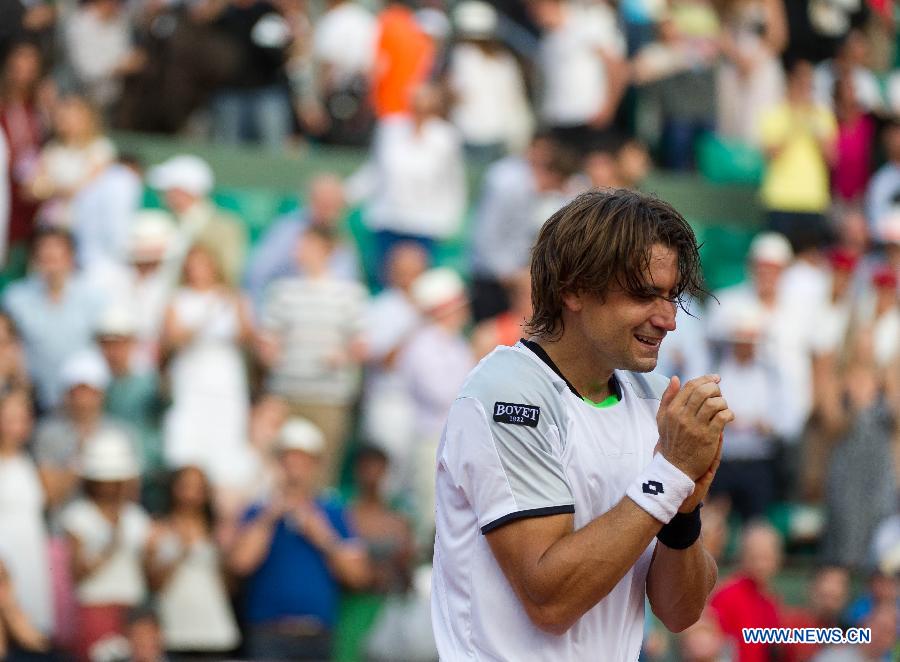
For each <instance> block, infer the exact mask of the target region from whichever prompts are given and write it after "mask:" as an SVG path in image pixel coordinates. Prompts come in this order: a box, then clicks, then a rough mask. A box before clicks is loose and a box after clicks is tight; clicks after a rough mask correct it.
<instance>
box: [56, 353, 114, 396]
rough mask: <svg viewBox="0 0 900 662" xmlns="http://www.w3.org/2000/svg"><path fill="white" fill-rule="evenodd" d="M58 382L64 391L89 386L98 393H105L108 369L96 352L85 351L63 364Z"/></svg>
mask: <svg viewBox="0 0 900 662" xmlns="http://www.w3.org/2000/svg"><path fill="white" fill-rule="evenodd" d="M59 380H60V382H62V387H63V389H64V390H66V391H68V390H69V389H72V388H75V387H76V386H90V387H91V388H94V389H96V390H98V391H105V390H106V387H107V386H109V380H110V375H109V368H108V367H107V365H106V361H104V360H103V357H102V356H101V355H100V353H99V352H97V350H95V349H85V350H82V351H80V352H78V353H76V354H74V355H73V356H71V357H70V358H68V359H67V360H66V361H65V363H63V365H62V369H61V370H60V372H59Z"/></svg>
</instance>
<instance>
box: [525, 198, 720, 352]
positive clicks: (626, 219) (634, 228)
mask: <svg viewBox="0 0 900 662" xmlns="http://www.w3.org/2000/svg"><path fill="white" fill-rule="evenodd" d="M654 244H662V245H664V246H667V247H669V248H672V249H673V250H674V251H675V252H676V254H677V259H678V281H677V284H676V288H675V298H676V300H677V302H678V304H679V305H680V306H681V307H682V308H684V305H683V300H684V297H685V295H689V296H691V297H700V296H701V295H703V294H705V290H704V288H703V277H702V273H701V270H700V252H699V246H698V245H697V238H696V236H695V235H694V231H693V230H692V229H691V226H690V225H689V224H688V222H687V221H686V220H684V217H683V216H682V215H681V214H679V213H678V212H677V211H676V210H675V208H674V207H672V205H670V204H669V203H667V202H665V201H663V200H660V199H659V198H656V197H654V196H651V195H646V194H644V193H639V192H637V191H631V190H626V189H618V190H611V189H605V190H593V191H588V192H586V193H582V194H581V195H579V196H578V197H577V198H575V199H574V200H573V201H572V202H570V203H569V204H567V205H566V206H565V207H563V208H562V209H560V210H559V211H557V212H556V213H555V214H553V216H551V217H550V218H549V219H548V220H547V222H546V223H544V225H543V227H542V228H541V231H540V233H539V234H538V238H537V241H536V242H535V244H534V248H533V249H532V251H531V302H532V309H533V314H532V317H531V319H530V320H529V321H528V323H527V325H526V327H525V330H526V331H527V332H528V333H529V334H531V335H536V336H541V337H543V338H546V339H548V340H557V339H559V337H560V336H561V335H562V333H563V321H562V311H563V295H564V294H565V293H567V292H580V291H581V292H591V293H594V294H596V295H597V296H599V297H600V298H601V300H602V299H603V298H605V296H606V294H607V293H608V292H609V289H610V287H611V286H612V285H617V286H618V287H620V288H621V289H623V290H624V291H625V292H627V293H629V294H631V295H632V296H635V297H645V296H656V292H655V291H654V290H653V289H652V285H651V283H649V282H648V281H647V277H646V274H647V271H648V269H649V266H650V253H651V249H652V248H653V245H654Z"/></svg>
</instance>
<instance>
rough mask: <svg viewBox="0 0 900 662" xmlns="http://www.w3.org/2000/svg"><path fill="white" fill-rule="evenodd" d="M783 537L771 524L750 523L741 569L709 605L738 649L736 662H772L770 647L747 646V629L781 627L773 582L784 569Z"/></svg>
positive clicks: (745, 537)
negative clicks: (745, 632)
mask: <svg viewBox="0 0 900 662" xmlns="http://www.w3.org/2000/svg"><path fill="white" fill-rule="evenodd" d="M781 555H782V550H781V538H779V536H778V533H777V532H776V531H775V529H773V528H772V527H771V526H769V525H768V524H764V523H756V524H750V525H749V526H747V528H746V529H745V530H744V534H743V536H742V537H741V557H740V568H739V569H738V571H737V573H735V574H734V575H733V576H732V577H731V578H730V579H729V580H728V581H727V582H725V583H724V584H723V585H722V586H721V587H720V588H719V589H718V590H717V591H716V592H715V593H714V594H713V596H712V599H711V600H710V602H709V604H710V607H712V609H713V611H714V612H715V614H716V616H717V618H718V620H719V626H720V627H721V628H722V632H724V633H725V635H726V636H727V637H728V638H729V639H731V640H732V641H733V642H734V644H735V648H736V650H737V659H736V662H770V660H772V659H774V658H773V654H774V649H773V647H772V646H770V645H768V644H746V643H744V638H743V634H742V629H743V628H767V627H768V628H774V627H780V625H781V615H780V612H781V606H780V604H779V601H778V598H777V597H776V596H775V595H773V594H772V592H771V589H770V582H771V581H772V579H773V578H774V577H775V575H776V573H777V572H778V570H779V568H780V567H781Z"/></svg>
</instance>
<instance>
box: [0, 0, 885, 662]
mask: <svg viewBox="0 0 900 662" xmlns="http://www.w3.org/2000/svg"><path fill="white" fill-rule="evenodd" d="M895 11H896V10H895V7H894V5H893V3H890V2H884V1H881V2H879V1H877V0H869V1H865V2H864V1H862V0H789V1H784V0H730V1H729V0H718V1H713V0H669V1H666V0H620V2H604V1H603V0H592V1H588V0H585V1H583V2H576V1H575V0H527V1H526V2H520V1H519V0H496V1H495V2H493V3H486V2H482V1H480V0H463V1H461V2H458V3H455V4H444V3H443V2H442V1H441V0H422V1H421V2H412V1H410V2H405V1H404V2H394V3H387V4H384V5H382V4H380V3H376V2H374V0H373V1H372V2H353V1H351V0H328V1H327V2H314V1H313V0H192V1H190V2H178V1H174V0H172V1H166V0H148V1H147V2H140V1H138V0H83V1H82V2H75V1H74V0H73V1H60V2H46V1H44V0H0V58H2V66H0V128H2V131H0V255H2V259H3V263H4V264H5V271H4V275H3V280H4V289H3V291H2V295H0V296H2V306H0V308H2V312H0V659H9V660H55V659H77V660H91V661H92V662H93V661H96V662H103V661H113V660H139V661H141V662H150V661H156V662H158V661H159V660H164V659H171V660H189V659H225V658H227V657H242V658H244V659H261V660H262V659H267V660H275V659H292V660H298V659H309V660H325V659H329V656H330V655H332V654H333V653H332V652H333V651H337V650H339V649H341V648H342V646H343V647H344V648H345V649H346V648H347V646H345V645H344V643H345V642H342V641H341V638H340V636H339V633H338V630H336V628H337V626H338V623H339V621H340V620H341V618H344V617H345V616H346V614H345V611H344V608H345V606H346V604H347V603H348V598H347V596H351V597H352V596H355V597H356V598H358V600H357V602H356V606H357V607H358V608H361V609H362V611H361V612H360V613H362V614H363V615H362V616H361V618H363V620H364V621H365V623H364V626H363V627H362V628H361V629H362V630H364V631H366V632H367V633H368V634H367V636H366V637H365V639H364V640H363V641H360V642H357V643H356V644H355V646H356V649H355V650H353V651H352V652H350V653H347V652H346V651H344V653H343V654H344V655H345V656H346V659H366V660H372V661H385V662H387V661H401V660H408V661H413V660H423V661H425V660H433V659H435V658H436V654H435V652H434V647H433V642H432V641H431V639H430V637H431V635H430V623H429V621H428V600H429V598H428V585H429V581H430V580H429V575H428V572H429V570H428V566H429V564H430V559H431V552H432V536H433V506H434V496H433V481H434V453H435V449H436V445H437V441H438V438H439V436H440V433H441V428H442V425H443V420H444V417H445V415H446V412H447V410H448V408H449V406H450V404H451V403H452V401H453V399H454V398H455V395H456V393H457V391H458V389H459V388H460V386H461V384H462V382H463V380H464V379H465V377H466V375H467V373H468V372H469V370H470V369H471V368H472V367H473V366H474V365H475V364H476V362H477V361H478V360H479V359H480V358H481V357H483V356H485V355H486V354H487V353H489V352H490V351H491V350H492V349H493V348H494V347H496V346H498V345H504V344H506V345H508V344H512V343H514V342H516V341H517V340H518V339H519V338H520V337H521V336H522V334H523V331H522V323H523V321H524V320H525V319H527V318H528V316H529V315H530V307H531V299H530V280H529V277H528V271H527V270H528V254H529V249H530V246H531V243H532V241H533V239H534V237H535V235H536V233H537V231H538V229H539V227H540V225H541V223H542V222H543V221H544V220H545V219H546V218H547V217H548V216H549V215H550V214H552V213H553V212H554V211H556V210H557V209H558V208H559V207H561V206H562V205H563V204H565V203H566V202H567V201H568V200H570V199H572V198H573V197H574V196H575V195H577V193H578V192H580V191H583V190H585V189H587V188H590V187H611V188H622V187H624V188H631V187H639V186H640V185H641V182H642V181H643V180H644V178H645V176H646V174H647V172H648V170H649V169H650V167H651V165H652V163H654V162H655V163H656V164H657V165H658V166H659V167H663V168H668V169H673V170H678V171H693V170H695V169H698V168H699V169H700V170H701V171H702V172H703V173H704V174H705V175H707V176H709V177H711V178H716V177H717V176H718V177H720V178H721V177H723V176H724V175H723V173H726V172H730V173H732V174H731V175H730V176H731V177H736V178H737V179H738V180H740V179H741V178H744V181H752V182H754V183H755V184H758V186H759V194H760V199H761V203H762V206H763V208H764V210H765V218H764V227H763V228H761V231H760V233H759V234H758V235H757V236H756V237H755V238H754V239H753V241H752V243H751V245H750V247H749V251H748V254H747V258H746V274H747V277H746V280H745V281H744V282H742V283H739V284H737V285H734V286H732V287H728V288H726V289H723V290H721V291H715V292H711V293H710V294H709V297H707V299H706V300H704V301H685V302H683V305H684V310H683V312H681V313H680V314H679V316H678V329H677V331H675V332H674V333H672V334H670V335H669V337H667V339H666V341H665V342H664V343H663V345H662V354H661V360H660V365H659V368H658V370H659V371H660V372H661V373H663V374H666V375H676V374H677V375H679V376H680V377H682V379H689V378H692V377H696V376H699V375H700V374H704V373H707V372H715V373H718V374H720V375H721V376H722V389H723V392H724V394H725V396H726V397H727V399H728V401H729V403H730V405H731V407H732V409H733V410H734V412H735V414H736V420H735V422H734V424H733V425H731V426H730V427H729V428H728V430H727V431H726V440H725V447H724V448H725V451H724V457H723V462H722V466H721V468H720V470H719V473H718V476H717V479H716V482H715V484H714V486H713V490H712V494H711V497H710V499H709V500H708V503H707V504H706V506H705V508H704V510H703V520H704V531H705V534H704V536H705V537H704V542H705V544H706V545H707V546H708V548H709V549H710V551H711V552H712V553H713V554H714V555H716V556H717V558H719V559H720V560H722V561H723V562H725V563H730V562H734V563H736V564H737V570H736V573H735V574H734V575H733V576H731V577H729V578H727V579H724V580H723V581H722V585H721V587H720V588H719V589H717V592H716V594H715V596H714V598H713V600H712V602H711V605H710V609H709V612H708V614H707V615H706V616H705V617H704V618H703V619H702V620H701V622H700V623H698V624H697V625H696V626H694V627H692V628H691V629H689V630H688V631H687V632H685V633H683V634H681V635H679V637H678V638H677V639H674V640H669V639H667V638H666V637H663V636H661V634H660V632H659V631H658V629H657V628H656V627H655V626H654V624H653V622H652V620H650V621H648V630H647V631H648V635H647V643H646V646H645V653H644V655H645V657H646V659H647V660H665V659H683V660H689V661H692V662H703V661H710V662H723V661H725V660H735V661H740V662H753V661H755V660H760V661H763V660H776V659H778V660H810V659H817V660H820V662H841V661H844V660H846V661H856V660H868V661H872V660H888V659H891V658H890V655H891V654H892V649H893V650H894V652H895V653H896V644H895V642H896V641H897V638H898V633H900V625H898V605H900V597H898V578H900V499H898V478H900V425H898V422H900V299H898V292H900V290H898V278H900V69H895V68H894V66H893V65H894V64H895V62H896V61H900V52H897V49H895V42H896V41H897V33H896V30H895V16H894V13H895ZM114 129H119V130H136V131H143V132H161V133H168V134H173V135H177V136H184V137H194V138H196V137H208V138H211V139H213V140H215V141H216V142H218V143H226V144H227V143H243V142H248V143H253V144H257V145H261V146H263V147H265V148H267V149H273V150H276V149H277V150H281V149H285V148H289V147H290V146H291V145H293V144H297V143H298V142H299V141H310V142H315V143H323V144H334V145H355V146H359V147H365V148H367V149H368V153H369V157H368V159H367V161H366V163H365V165H363V166H362V167H361V168H360V169H359V170H358V171H357V172H355V173H354V174H353V175H352V176H350V177H349V178H346V179H343V180H342V179H341V178H340V177H338V176H336V175H334V174H329V173H321V174H319V175H317V176H315V177H314V178H313V179H312V180H311V181H310V182H309V183H308V185H307V186H306V188H305V190H303V191H300V192H298V193H299V197H300V198H301V199H302V200H303V203H302V205H301V206H300V208H299V209H297V210H296V211H294V212H291V213H288V214H286V215H285V216H282V217H279V218H273V219H270V222H269V223H268V225H267V227H266V228H265V231H264V233H263V234H262V236H261V237H260V238H259V240H258V241H256V242H254V243H253V244H252V245H251V243H250V241H249V238H248V234H247V224H246V223H245V222H244V220H243V219H241V218H239V217H238V216H237V215H236V214H235V213H233V212H230V211H226V210H224V209H222V208H220V207H218V206H217V205H216V203H215V201H214V192H215V189H216V178H215V173H214V171H213V169H212V168H211V166H210V165H209V164H208V163H206V162H205V161H203V160H202V159H201V158H199V157H197V156H195V155H192V154H188V153H185V154H181V155H178V156H174V157H172V158H170V159H168V160H166V161H164V162H162V163H156V164H149V163H142V162H141V161H140V160H139V159H138V158H136V157H134V156H131V155H127V154H122V153H119V152H118V150H117V149H116V146H115V143H114V141H113V140H112V139H111V138H110V137H109V134H108V132H109V131H111V130H114ZM473 164H477V165H479V167H483V168H484V174H483V176H482V178H481V180H480V181H479V182H477V188H475V190H471V181H470V180H469V178H468V177H467V168H468V167H469V166H471V165H473ZM754 164H759V165H760V167H759V169H758V171H757V172H756V175H752V172H754V167H756V166H755V165H754ZM748 177H749V180H748V179H747V178H748ZM470 200H474V205H470V203H469V202H470ZM157 203H158V204H157ZM357 207H358V208H361V209H362V218H363V223H364V230H363V231H364V232H365V233H366V235H367V238H368V239H369V240H370V241H371V246H372V252H373V253H374V259H373V260H371V261H366V262H365V263H364V262H363V261H362V260H361V259H360V255H361V251H360V245H359V237H358V236H353V235H351V233H350V232H349V229H348V224H347V218H348V211H349V210H350V209H351V208H357ZM735 211H737V210H728V209H723V210H722V217H723V219H727V218H728V216H729V213H732V212H735ZM460 237H462V240H463V241H464V243H465V245H466V252H465V258H466V263H465V268H464V269H463V273H460V272H459V271H456V270H453V269H451V268H448V267H447V266H440V265H439V264H438V262H439V261H440V260H439V258H440V252H441V251H440V249H441V247H442V246H443V245H445V244H446V242H448V241H456V240H458V239H459V238H460ZM26 263H27V269H25V268H24V267H25V265H26ZM767 522H771V524H769V523H767ZM772 524H774V525H775V527H776V528H772ZM785 551H787V552H788V553H789V555H790V557H791V558H800V559H806V560H814V562H815V563H816V570H815V573H814V575H813V576H812V578H811V581H810V593H809V598H808V600H807V601H806V603H805V606H804V607H803V608H802V609H800V608H791V607H785V606H784V605H785V601H784V600H783V599H782V598H780V597H779V596H778V587H777V584H775V583H773V578H774V577H775V576H776V575H777V573H778V571H779V569H780V566H781V559H782V555H783V553H784V552H785ZM373 596H374V597H375V598H377V602H376V603H371V604H376V607H377V608H376V609H368V608H367V607H366V605H367V604H370V603H367V602H365V600H364V598H367V597H373ZM366 619H367V620H366ZM776 625H785V626H797V627H801V626H802V627H807V626H835V627H845V626H860V627H872V631H873V640H872V642H871V644H869V645H868V646H859V647H852V648H843V647H829V648H821V647H816V646H802V647H799V648H798V647H794V648H781V649H778V650H776V649H774V648H772V649H767V648H764V647H759V646H757V647H752V646H745V645H743V644H742V643H740V635H741V627H750V626H776Z"/></svg>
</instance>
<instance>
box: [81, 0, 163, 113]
mask: <svg viewBox="0 0 900 662" xmlns="http://www.w3.org/2000/svg"><path fill="white" fill-rule="evenodd" d="M131 30H132V28H131V25H130V22H129V18H128V14H127V12H126V9H125V2H124V1H123V0H88V2H85V3H83V4H82V5H81V6H79V7H78V8H77V9H76V10H75V12H74V13H73V14H72V16H71V17H70V18H69V20H68V23H67V25H66V31H65V49H66V55H67V59H68V60H69V62H71V65H72V68H73V69H74V73H75V78H76V79H77V81H78V83H79V84H80V85H81V87H82V88H83V89H84V91H85V93H86V95H87V97H88V98H89V99H90V100H91V102H92V103H94V104H95V105H96V106H97V107H98V108H100V109H102V110H108V109H109V108H110V106H111V105H112V104H113V103H114V102H115V101H116V100H117V99H118V96H119V94H120V93H121V82H122V81H121V79H122V77H123V76H126V75H128V74H132V73H136V72H138V71H139V70H140V69H141V68H142V67H143V65H144V62H145V60H146V58H145V56H144V54H143V53H142V52H140V51H138V50H136V49H135V48H134V45H133V44H132V40H131Z"/></svg>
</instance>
